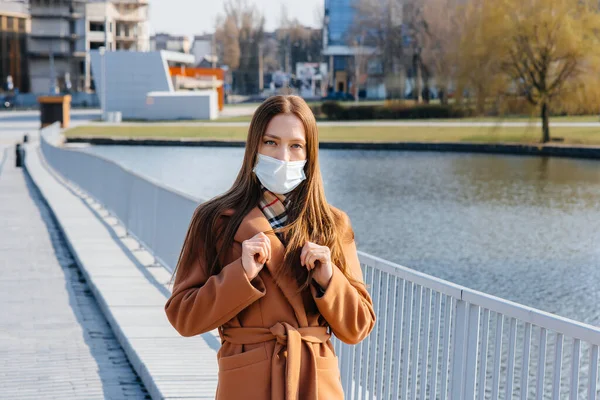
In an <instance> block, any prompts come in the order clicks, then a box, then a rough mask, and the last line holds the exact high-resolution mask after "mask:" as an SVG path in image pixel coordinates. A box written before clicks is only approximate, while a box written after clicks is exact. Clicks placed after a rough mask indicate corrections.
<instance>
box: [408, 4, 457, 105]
mask: <svg viewBox="0 0 600 400" xmlns="http://www.w3.org/2000/svg"><path fill="white" fill-rule="evenodd" d="M420 1H421V2H422V11H421V15H422V19H423V24H422V28H423V29H422V30H421V31H419V32H418V33H417V35H418V37H419V41H420V44H421V61H422V66H423V68H424V69H426V70H427V71H428V72H430V74H427V75H433V77H434V79H435V82H436V87H437V89H438V93H439V97H440V101H441V103H442V104H447V103H448V90H449V85H450V82H451V81H453V80H454V79H455V76H456V65H457V54H458V48H459V44H460V39H461V32H462V29H461V24H460V21H461V20H462V19H461V16H462V14H463V12H462V7H461V4H462V3H464V1H463V0H420ZM427 81H428V79H427V80H426V83H427Z"/></svg>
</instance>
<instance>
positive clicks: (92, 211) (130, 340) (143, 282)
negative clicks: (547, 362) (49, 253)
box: [26, 144, 220, 400]
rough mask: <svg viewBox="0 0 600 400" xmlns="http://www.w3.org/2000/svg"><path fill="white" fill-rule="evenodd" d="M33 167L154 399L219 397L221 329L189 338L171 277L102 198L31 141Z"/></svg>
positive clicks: (37, 181)
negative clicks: (175, 305) (178, 322)
mask: <svg viewBox="0 0 600 400" xmlns="http://www.w3.org/2000/svg"><path fill="white" fill-rule="evenodd" d="M26 162H27V170H28V171H29V173H30V174H31V177H32V179H33V181H34V183H35V185H36V186H37V187H38V188H39V190H40V191H41V193H42V195H43V196H44V198H45V199H46V201H47V202H48V204H49V206H50V209H51V210H52V212H53V215H55V217H56V221H57V225H58V226H59V227H60V229H61V231H62V232H63V233H64V236H65V241H66V242H67V244H68V245H69V248H70V250H71V252H72V254H73V256H74V258H75V260H76V261H77V264H78V266H79V268H80V271H81V272H82V275H83V276H84V277H85V279H86V281H87V283H88V285H89V288H90V291H91V292H92V293H93V295H94V297H95V298H96V301H97V302H98V304H99V306H100V309H101V310H102V312H103V314H104V316H105V317H106V319H107V320H108V322H109V324H110V326H111V328H112V330H113V332H114V334H115V336H116V337H117V340H118V341H119V343H120V345H121V346H122V347H123V349H124V351H125V353H126V354H127V357H128V359H129V362H130V363H131V365H132V367H133V368H134V370H135V371H136V372H137V374H138V376H139V377H140V378H141V380H142V382H143V383H144V386H145V387H146V390H147V391H148V393H149V394H150V395H151V396H152V399H161V400H163V399H165V400H167V399H183V398H185V399H187V400H194V399H214V397H215V390H216V386H217V361H216V352H217V350H218V349H219V347H220V342H219V339H218V334H217V332H216V331H213V332H209V333H206V334H203V335H198V336H194V337H191V338H185V337H181V336H180V335H179V334H178V333H177V332H176V331H175V329H174V328H173V327H172V326H171V324H170V323H169V321H168V320H167V317H166V314H165V312H164V305H165V303H166V301H167V298H168V297H169V296H170V290H169V289H170V288H169V287H168V286H167V283H168V281H169V279H170V277H171V274H170V272H168V271H167V270H166V269H165V268H163V267H162V266H157V265H156V264H155V263H154V258H153V257H151V256H150V255H149V254H148V253H147V252H145V251H144V250H143V249H141V248H140V247H139V244H138V243H137V242H136V241H135V240H134V239H133V238H131V237H128V236H126V235H125V229H124V228H123V227H122V226H120V225H119V224H118V223H117V221H116V220H115V219H114V218H113V217H111V216H110V215H108V214H107V213H106V210H104V209H102V208H101V207H100V206H99V205H98V204H97V203H94V202H93V201H92V200H91V199H90V198H88V197H86V196H85V195H83V194H81V193H79V192H78V191H77V189H76V188H73V187H70V186H68V185H66V184H65V183H64V182H62V181H59V180H57V178H56V177H55V175H53V174H52V173H51V171H50V170H49V169H48V168H47V165H45V164H44V161H43V159H42V158H41V155H40V153H38V146H37V145H36V144H31V145H29V146H28V150H27V158H26Z"/></svg>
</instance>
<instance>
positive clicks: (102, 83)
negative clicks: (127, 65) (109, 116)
mask: <svg viewBox="0 0 600 400" xmlns="http://www.w3.org/2000/svg"><path fill="white" fill-rule="evenodd" d="M98 53H100V86H101V89H100V96H101V97H100V101H101V103H102V120H103V121H106V54H105V53H106V48H105V47H104V46H102V47H100V48H98Z"/></svg>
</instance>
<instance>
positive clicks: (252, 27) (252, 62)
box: [215, 0, 265, 94]
mask: <svg viewBox="0 0 600 400" xmlns="http://www.w3.org/2000/svg"><path fill="white" fill-rule="evenodd" d="M224 12H225V16H224V17H222V18H221V24H220V26H219V27H218V28H217V30H216V33H215V34H216V36H217V38H216V40H217V42H218V43H219V45H220V46H221V47H222V49H223V61H224V62H225V63H226V64H228V65H229V67H230V69H231V70H232V73H233V74H234V76H235V79H234V80H235V82H236V86H237V89H238V90H239V91H240V92H242V93H249V94H250V93H256V92H258V91H259V90H260V89H261V88H260V87H258V86H260V85H259V82H260V81H261V79H260V77H259V74H260V73H261V59H260V57H261V55H260V53H261V51H260V46H261V43H262V41H263V38H264V24H265V19H264V17H263V15H262V14H261V13H260V11H259V10H258V9H257V8H256V6H255V5H250V4H249V3H248V0H227V1H226V2H225V6H224ZM257 78H258V79H257Z"/></svg>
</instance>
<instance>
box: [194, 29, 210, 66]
mask: <svg viewBox="0 0 600 400" xmlns="http://www.w3.org/2000/svg"><path fill="white" fill-rule="evenodd" d="M192 54H193V55H194V58H195V59H196V65H198V64H199V63H201V62H202V60H205V59H211V60H212V58H213V57H214V56H215V55H216V49H215V48H214V42H213V35H210V34H208V35H201V36H194V44H193V45H192Z"/></svg>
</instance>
